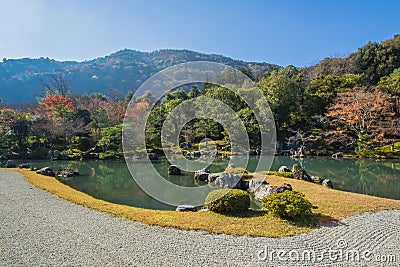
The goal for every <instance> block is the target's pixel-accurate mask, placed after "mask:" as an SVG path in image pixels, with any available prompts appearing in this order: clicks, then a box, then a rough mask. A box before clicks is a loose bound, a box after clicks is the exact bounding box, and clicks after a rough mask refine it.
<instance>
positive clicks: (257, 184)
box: [249, 179, 268, 192]
mask: <svg viewBox="0 0 400 267" xmlns="http://www.w3.org/2000/svg"><path fill="white" fill-rule="evenodd" d="M261 185H268V183H267V181H265V180H260V179H251V180H250V182H249V191H250V192H255V191H256V190H257V188H258V187H260V186H261Z"/></svg>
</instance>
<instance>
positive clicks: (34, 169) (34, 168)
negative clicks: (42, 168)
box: [31, 167, 39, 172]
mask: <svg viewBox="0 0 400 267" xmlns="http://www.w3.org/2000/svg"><path fill="white" fill-rule="evenodd" d="M37 170H39V169H38V168H37V167H31V171H34V172H35V171H37Z"/></svg>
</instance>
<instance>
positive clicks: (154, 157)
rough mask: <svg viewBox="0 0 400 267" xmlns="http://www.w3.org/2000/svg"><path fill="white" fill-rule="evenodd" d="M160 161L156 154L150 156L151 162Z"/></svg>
mask: <svg viewBox="0 0 400 267" xmlns="http://www.w3.org/2000/svg"><path fill="white" fill-rule="evenodd" d="M158 159H160V158H159V157H158V155H157V154H156V153H150V154H149V160H158Z"/></svg>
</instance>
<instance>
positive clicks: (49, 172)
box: [36, 167, 56, 177]
mask: <svg viewBox="0 0 400 267" xmlns="http://www.w3.org/2000/svg"><path fill="white" fill-rule="evenodd" d="M36 173H37V174H41V175H46V176H52V177H55V176H56V174H55V173H54V171H53V170H52V169H51V168H50V167H44V168H42V169H40V170H37V171H36Z"/></svg>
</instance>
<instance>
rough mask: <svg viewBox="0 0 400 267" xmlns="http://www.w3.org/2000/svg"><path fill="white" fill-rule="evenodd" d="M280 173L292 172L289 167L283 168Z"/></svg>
mask: <svg viewBox="0 0 400 267" xmlns="http://www.w3.org/2000/svg"><path fill="white" fill-rule="evenodd" d="M278 172H291V170H290V169H289V168H288V167H287V166H281V167H280V168H279V170H278Z"/></svg>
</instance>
